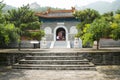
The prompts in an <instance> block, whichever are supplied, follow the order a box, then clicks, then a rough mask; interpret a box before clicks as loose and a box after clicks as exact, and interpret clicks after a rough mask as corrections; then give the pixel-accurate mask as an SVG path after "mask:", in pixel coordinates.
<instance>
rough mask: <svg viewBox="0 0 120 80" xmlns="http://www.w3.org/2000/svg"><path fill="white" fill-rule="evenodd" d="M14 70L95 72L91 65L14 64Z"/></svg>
mask: <svg viewBox="0 0 120 80" xmlns="http://www.w3.org/2000/svg"><path fill="white" fill-rule="evenodd" d="M13 68H14V69H38V70H96V68H95V67H94V66H91V65H30V64H16V65H14V66H13Z"/></svg>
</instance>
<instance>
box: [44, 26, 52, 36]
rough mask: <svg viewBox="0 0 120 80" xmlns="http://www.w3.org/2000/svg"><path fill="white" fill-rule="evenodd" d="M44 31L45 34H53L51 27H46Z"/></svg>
mask: <svg viewBox="0 0 120 80" xmlns="http://www.w3.org/2000/svg"><path fill="white" fill-rule="evenodd" d="M44 30H45V34H52V29H51V28H50V27H46V28H45V29H44Z"/></svg>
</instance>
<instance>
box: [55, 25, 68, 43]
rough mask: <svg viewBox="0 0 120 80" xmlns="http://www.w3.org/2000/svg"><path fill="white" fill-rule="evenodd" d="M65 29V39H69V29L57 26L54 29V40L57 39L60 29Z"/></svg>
mask: <svg viewBox="0 0 120 80" xmlns="http://www.w3.org/2000/svg"><path fill="white" fill-rule="evenodd" d="M62 30H63V31H64V32H65V34H64V37H65V41H68V30H67V28H66V27H65V26H57V27H56V28H55V29H54V41H56V40H57V33H58V32H59V31H62Z"/></svg>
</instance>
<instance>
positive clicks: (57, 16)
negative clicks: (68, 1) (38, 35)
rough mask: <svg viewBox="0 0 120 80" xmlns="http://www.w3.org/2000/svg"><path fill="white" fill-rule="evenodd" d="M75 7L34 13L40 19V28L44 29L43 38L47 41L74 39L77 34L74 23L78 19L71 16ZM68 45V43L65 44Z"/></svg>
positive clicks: (76, 22) (70, 40)
mask: <svg viewBox="0 0 120 80" xmlns="http://www.w3.org/2000/svg"><path fill="white" fill-rule="evenodd" d="M74 11H75V8H74V7H72V9H70V10H51V9H50V8H49V9H48V10H47V11H46V12H40V13H36V15H37V16H38V17H39V19H40V21H42V26H41V29H42V30H44V31H45V39H46V41H48V42H51V43H52V42H54V43H55V42H58V41H59V42H66V43H68V41H69V42H70V44H71V43H72V42H73V41H74V37H75V34H77V32H78V31H77V29H76V25H77V24H78V23H79V21H78V20H77V19H76V18H75V17H74V16H73V12H74ZM67 45H68V44H67Z"/></svg>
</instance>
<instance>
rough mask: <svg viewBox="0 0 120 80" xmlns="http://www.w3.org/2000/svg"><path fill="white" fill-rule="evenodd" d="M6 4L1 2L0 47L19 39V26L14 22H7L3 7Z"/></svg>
mask: <svg viewBox="0 0 120 80" xmlns="http://www.w3.org/2000/svg"><path fill="white" fill-rule="evenodd" d="M4 6H5V5H4V4H3V3H2V2H0V48H5V47H7V46H8V44H9V43H10V42H13V41H18V37H19V36H18V34H17V28H15V26H14V24H7V23H6V20H5V17H4V15H3V13H2V9H3V7H4Z"/></svg>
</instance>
